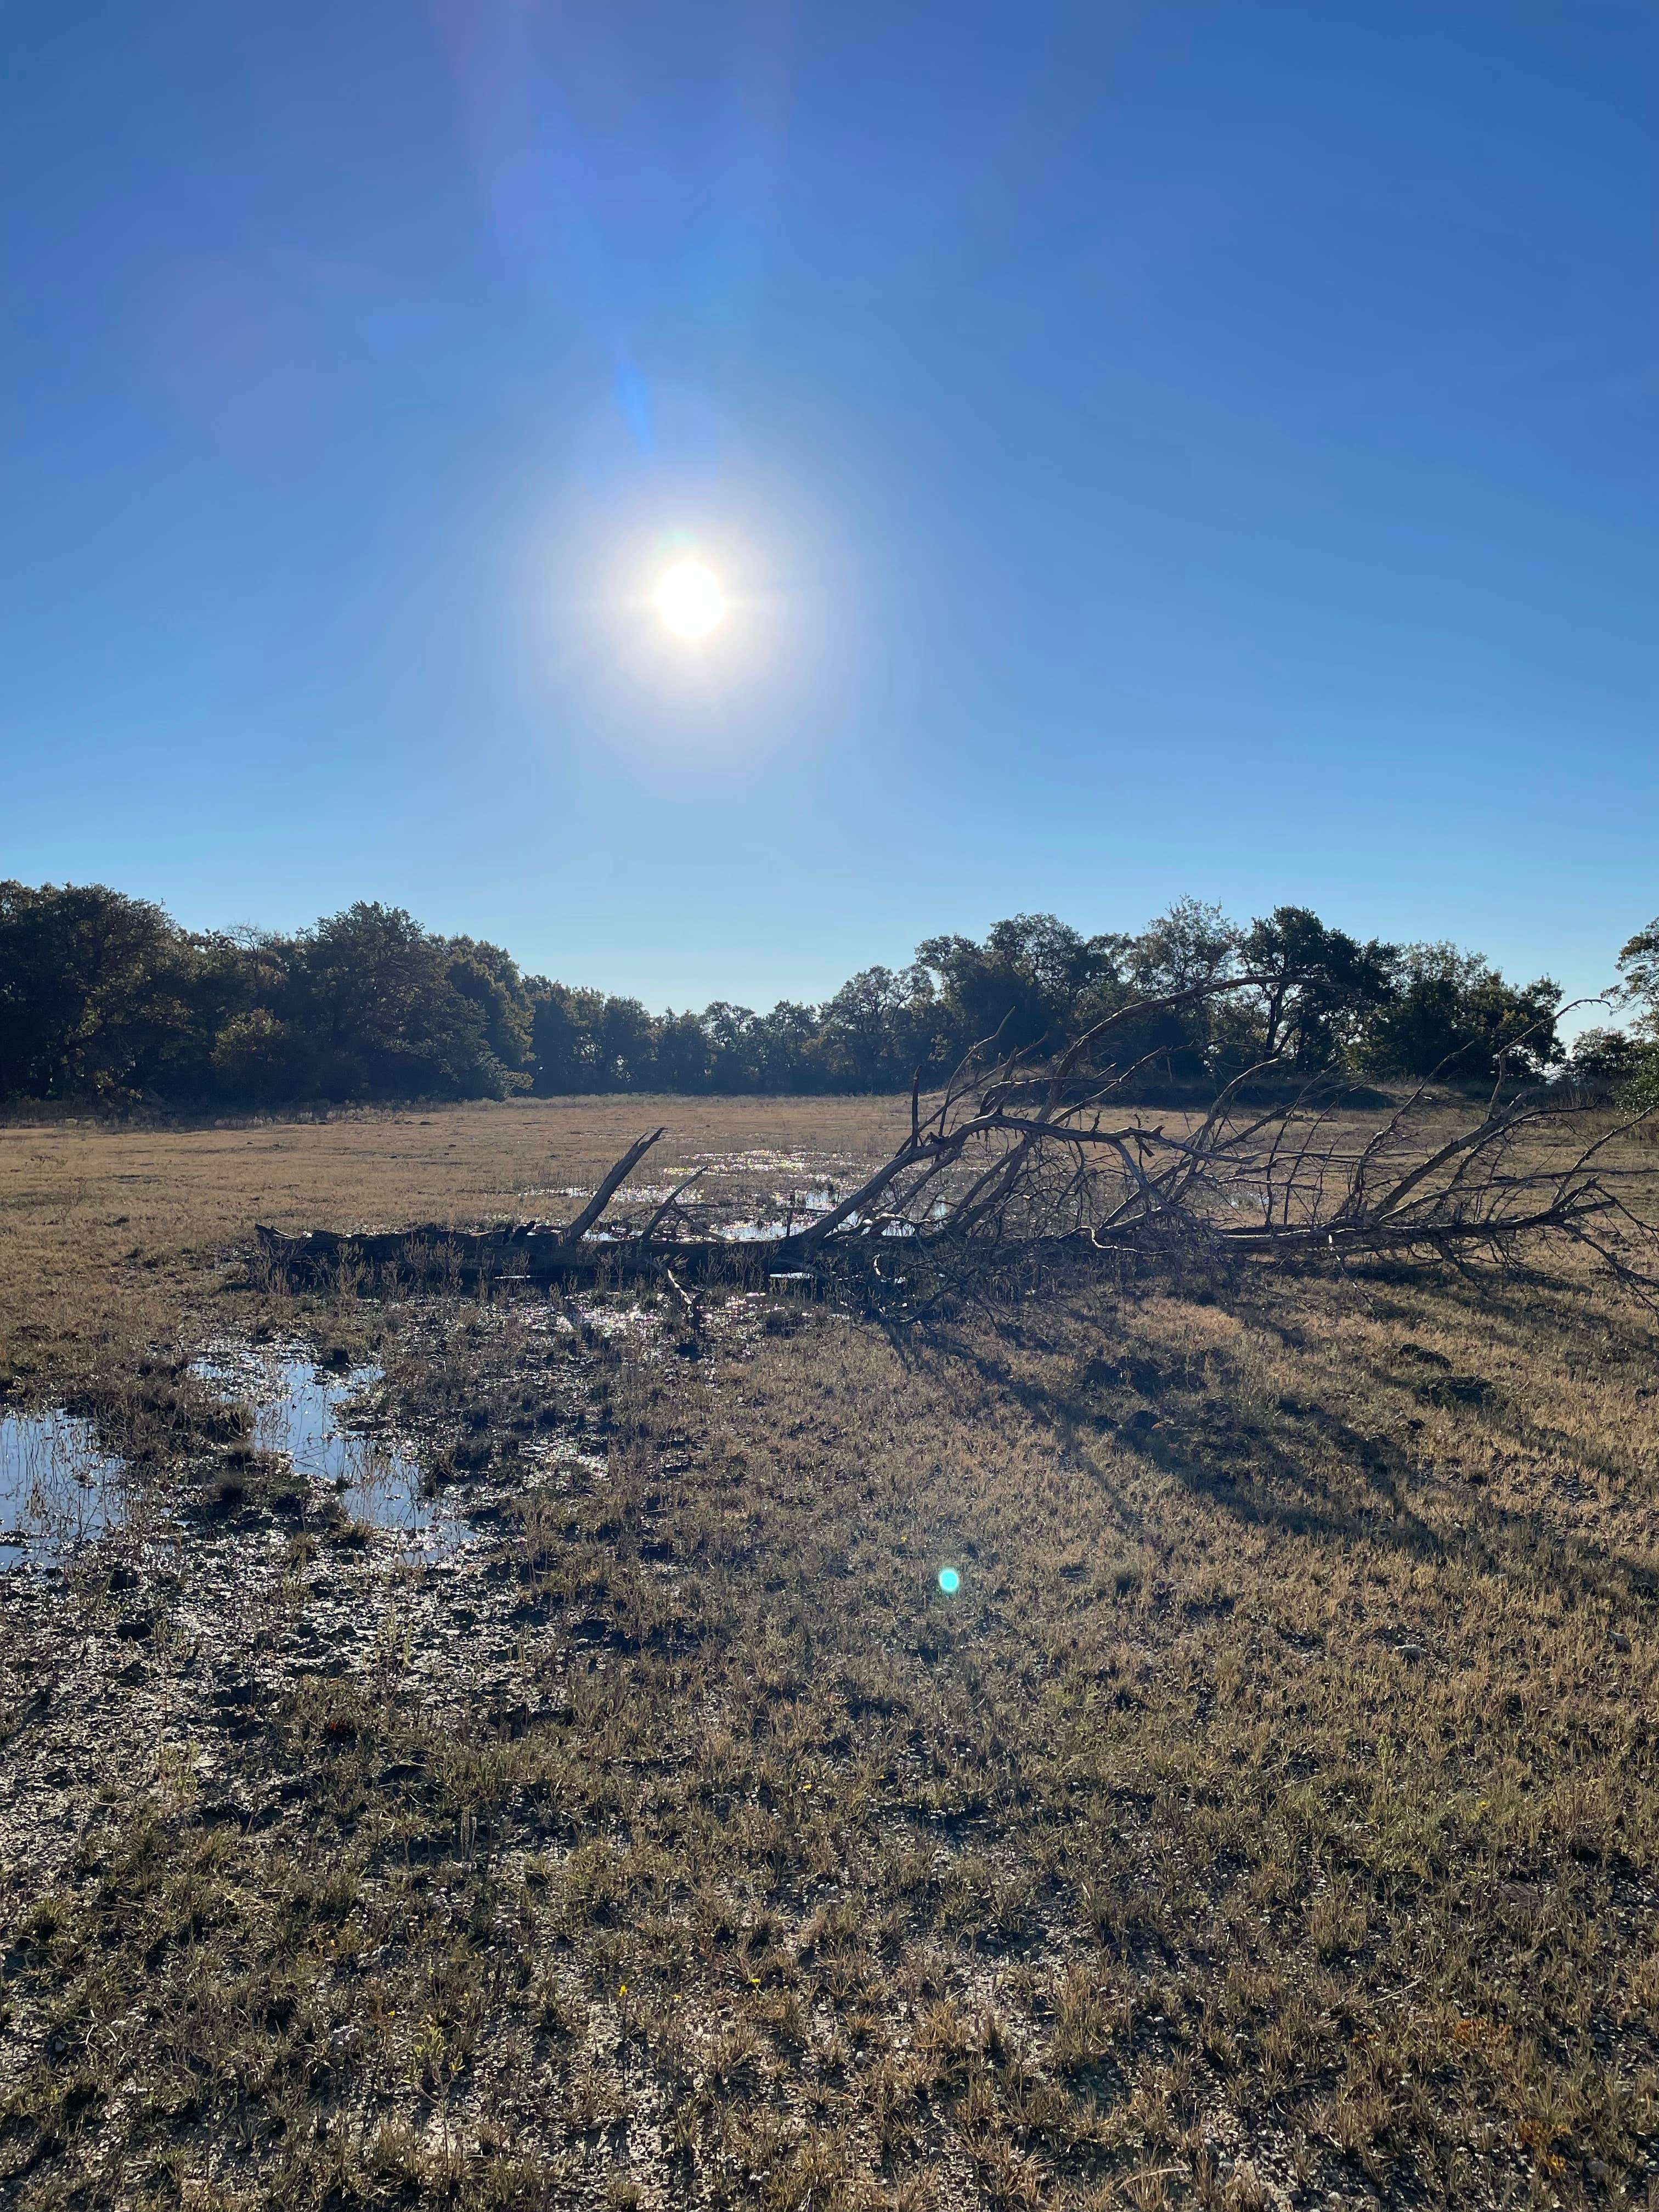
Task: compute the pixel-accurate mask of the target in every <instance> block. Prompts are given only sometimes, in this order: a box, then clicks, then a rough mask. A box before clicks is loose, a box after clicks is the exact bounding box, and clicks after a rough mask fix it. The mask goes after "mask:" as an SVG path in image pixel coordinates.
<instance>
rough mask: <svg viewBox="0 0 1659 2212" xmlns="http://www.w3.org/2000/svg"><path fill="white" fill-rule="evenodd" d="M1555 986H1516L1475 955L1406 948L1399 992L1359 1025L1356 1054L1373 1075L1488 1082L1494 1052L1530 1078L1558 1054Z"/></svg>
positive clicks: (1543, 982)
mask: <svg viewBox="0 0 1659 2212" xmlns="http://www.w3.org/2000/svg"><path fill="white" fill-rule="evenodd" d="M1560 1003H1561V992H1560V988H1559V986H1558V985H1557V984H1555V983H1553V982H1552V981H1550V979H1549V977H1548V976H1547V975H1541V976H1540V977H1539V978H1538V980H1537V981H1535V982H1532V983H1528V984H1527V985H1525V986H1524V987H1522V988H1521V989H1518V990H1517V989H1516V988H1514V987H1512V986H1511V985H1510V984H1508V983H1506V982H1505V981H1504V978H1503V977H1502V975H1499V974H1498V970H1497V969H1495V968H1494V967H1493V966H1492V964H1491V963H1490V962H1489V961H1486V960H1485V959H1483V958H1482V957H1480V954H1479V953H1477V952H1460V951H1458V950H1457V948H1456V946H1455V945H1445V944H1440V945H1407V948H1406V950H1405V951H1404V953H1403V954H1402V956H1401V972H1400V981H1399V987H1398V989H1397V991H1396V993H1395V997H1394V998H1393V999H1392V1000H1390V1001H1389V1004H1388V1005H1386V1006H1383V1007H1381V1008H1380V1009H1379V1010H1378V1011H1377V1012H1376V1014H1375V1015H1373V1017H1372V1018H1371V1019H1370V1022H1369V1023H1367V1024H1366V1026H1365V1030H1364V1035H1363V1036H1362V1038H1361V1039H1360V1041H1359V1043H1358V1048H1357V1057H1358V1059H1359V1060H1360V1061H1361V1063H1362V1065H1364V1066H1365V1067H1367V1068H1368V1069H1370V1070H1371V1071H1372V1072H1374V1073H1377V1074H1379V1075H1401V1076H1411V1077H1414V1078H1416V1079H1419V1080H1421V1079H1424V1078H1425V1077H1429V1076H1433V1075H1439V1076H1442V1077H1443V1078H1444V1079H1446V1080H1448V1081H1451V1082H1458V1081H1465V1080H1472V1081H1474V1082H1490V1081H1491V1080H1492V1073H1493V1069H1494V1067H1495V1066H1496V1065H1497V1062H1498V1057H1499V1055H1500V1054H1504V1055H1506V1056H1507V1057H1508V1060H1509V1063H1510V1066H1511V1069H1512V1070H1513V1072H1515V1073H1532V1074H1537V1073H1540V1072H1541V1070H1542V1069H1543V1068H1545V1067H1547V1066H1553V1065H1554V1064H1555V1063H1557V1062H1559V1060H1562V1059H1563V1058H1564V1057H1565V1053H1564V1050H1563V1047H1562V1045H1561V1042H1560V1040H1559V1037H1558V1036H1556V1034H1555V1012H1556V1009H1557V1007H1558V1006H1559V1005H1560Z"/></svg>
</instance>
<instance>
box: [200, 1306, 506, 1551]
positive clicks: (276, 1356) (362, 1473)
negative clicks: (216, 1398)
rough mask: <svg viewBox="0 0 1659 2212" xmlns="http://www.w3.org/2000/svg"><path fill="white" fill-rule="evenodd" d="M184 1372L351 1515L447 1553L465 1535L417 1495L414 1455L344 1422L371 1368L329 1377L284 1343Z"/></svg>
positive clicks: (374, 1372) (210, 1359)
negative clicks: (243, 1414) (241, 1413)
mask: <svg viewBox="0 0 1659 2212" xmlns="http://www.w3.org/2000/svg"><path fill="white" fill-rule="evenodd" d="M191 1371H192V1372H193V1373H195V1374H196V1375H198V1376H200V1377H201V1379H202V1381H203V1382H204V1383H207V1384H208V1386H209V1388H210V1389H214V1390H216V1391H218V1392H219V1393H220V1394H221V1395H222V1396H224V1397H226V1398H229V1399H233V1400H236V1401H240V1402H241V1403H242V1404H244V1405H246V1406H247V1407H249V1408H250V1409H251V1410H252V1414H253V1442H254V1444H255V1446H256V1448H257V1449H258V1450H260V1451H268V1452H281V1453H283V1454H285V1455H286V1456H287V1457H288V1459H289V1461H290V1462H292V1465H293V1467H294V1470H295V1473H296V1474H302V1475H308V1476H310V1477H311V1478H312V1479H313V1480H315V1481H318V1482H320V1483H325V1484H326V1485H327V1486H328V1487H329V1488H330V1489H331V1490H332V1491H334V1492H335V1493H336V1495H337V1497H338V1498H339V1501H340V1504H342V1505H343V1507H344V1509H345V1510H346V1511H347V1512H348V1513H349V1514H350V1516H352V1518H353V1520H355V1521H367V1522H368V1523H369V1524H370V1525H371V1526H372V1527H374V1528H387V1529H392V1530H393V1531H395V1532H396V1533H397V1534H399V1535H402V1536H404V1537H405V1538H407V1539H408V1540H409V1541H410V1543H412V1544H414V1545H416V1546H417V1547H419V1548H421V1549H422V1550H432V1549H436V1550H444V1551H448V1550H453V1549H454V1548H455V1547H458V1546H459V1544H460V1543H462V1542H463V1541H465V1531H464V1530H463V1529H462V1528H461V1527H460V1525H459V1522H457V1521H456V1520H455V1518H454V1516H453V1515H451V1514H446V1513H444V1512H442V1511H441V1510H440V1508H439V1506H438V1505H437V1504H435V1502H434V1501H433V1500H432V1499H430V1498H423V1497H422V1494H421V1467H420V1462H419V1461H418V1460H416V1459H413V1458H411V1457H410V1455H409V1454H408V1453H407V1452H405V1451H404V1450H403V1449H400V1448H399V1446H398V1445H397V1444H396V1443H388V1442H387V1441H386V1439H385V1438H384V1437H376V1436H373V1435H369V1434H368V1433H366V1432H365V1431H363V1430H362V1429H361V1428H354V1427H352V1426H351V1425H350V1421H349V1413H350V1409H351V1408H352V1407H354V1406H355V1405H356V1404H357V1403H358V1402H359V1401H361V1400H362V1398H363V1396H364V1395H365V1394H366V1393H367V1392H368V1391H371V1390H373V1389H374V1387H375V1386H376V1384H378V1383H379V1382H380V1379H381V1370H380V1369H379V1368H378V1367H374V1366H369V1367H356V1368H353V1369H351V1370H350V1371H349V1373H346V1374H337V1373H334V1372H331V1371H329V1370H325V1369H322V1368H319V1366H318V1365H317V1364H316V1363H315V1361H314V1360H313V1359H312V1358H311V1357H310V1355H309V1354H308V1353H307V1352H302V1351H300V1350H298V1349H297V1348H295V1346H279V1347H274V1348H272V1349H271V1350H270V1351H269V1352H266V1351H264V1350H258V1349H255V1348H253V1347H252V1346H222V1347H219V1348H216V1350H214V1351H212V1352H209V1353H207V1354H206V1355H205V1356H204V1358H200V1359H198V1360H197V1361H196V1362H195V1363H194V1365H193V1368H192V1370H191Z"/></svg>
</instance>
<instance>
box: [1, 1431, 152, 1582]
mask: <svg viewBox="0 0 1659 2212" xmlns="http://www.w3.org/2000/svg"><path fill="white" fill-rule="evenodd" d="M126 1505H127V1486H126V1463H125V1461H123V1460H118V1459H114V1458H112V1457H111V1455H109V1454H108V1453H107V1452H106V1451H102V1450H100V1449H99V1445H98V1441H97V1437H96V1435H95V1434H94V1430H93V1426H92V1424H91V1422H90V1421H83V1420H80V1419H76V1416H75V1415H74V1414H72V1413H36V1414H28V1415H25V1414H21V1413H8V1414H7V1415H6V1417H5V1419H3V1420H0V1569H3V1568H6V1567H18V1566H24V1565H28V1566H35V1567H55V1566H58V1565H62V1563H63V1560H64V1558H65V1556H66V1555H67V1554H69V1553H71V1552H73V1551H74V1550H75V1549H76V1547H77V1546H79V1545H82V1544H85V1543H88V1542H90V1541H91V1540H92V1539H93V1538H94V1536H101V1535H103V1534H105V1532H106V1530H108V1529H110V1528H116V1527H118V1526H119V1524H120V1522H122V1521H123V1520H124V1519H125V1516H126Z"/></svg>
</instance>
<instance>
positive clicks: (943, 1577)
mask: <svg viewBox="0 0 1659 2212" xmlns="http://www.w3.org/2000/svg"><path fill="white" fill-rule="evenodd" d="M939 1588H940V1589H942V1590H943V1591H944V1592H945V1596H946V1597H954V1596H955V1595H956V1594H957V1591H958V1590H959V1589H961V1588H962V1577H961V1576H960V1575H959V1574H958V1573H957V1571H956V1569H955V1568H954V1567H941V1568H940V1569H939Z"/></svg>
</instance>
